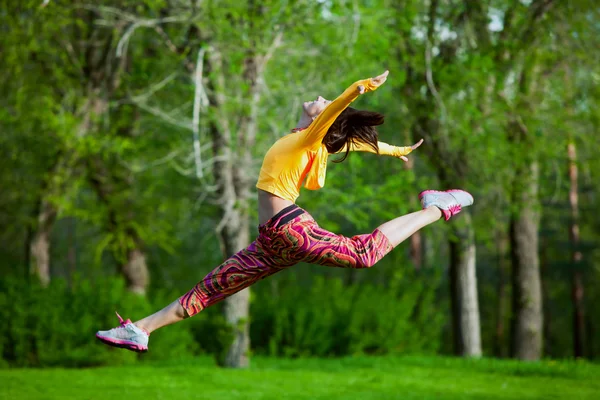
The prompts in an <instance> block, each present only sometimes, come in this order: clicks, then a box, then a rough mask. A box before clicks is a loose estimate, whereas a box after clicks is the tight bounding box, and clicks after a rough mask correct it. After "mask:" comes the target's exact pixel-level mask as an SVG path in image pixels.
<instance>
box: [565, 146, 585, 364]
mask: <svg viewBox="0 0 600 400" xmlns="http://www.w3.org/2000/svg"><path fill="white" fill-rule="evenodd" d="M567 153H568V156H569V183H570V185H569V204H570V206H571V224H570V229H569V239H570V241H571V261H572V262H573V267H572V268H573V276H572V279H571V297H572V301H573V355H574V356H575V358H580V357H583V356H584V347H585V309H584V286H583V276H582V272H581V261H582V259H583V254H582V253H581V251H580V250H579V193H578V185H577V152H576V149H575V143H572V142H571V143H569V145H568V148H567Z"/></svg>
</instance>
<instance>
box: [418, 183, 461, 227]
mask: <svg viewBox="0 0 600 400" xmlns="http://www.w3.org/2000/svg"><path fill="white" fill-rule="evenodd" d="M419 200H421V205H422V206H423V209H426V208H427V207H431V206H435V207H437V208H439V209H440V210H441V211H442V214H444V219H445V220H446V221H448V220H449V219H450V217H452V216H453V215H456V214H458V213H459V212H460V211H461V210H462V208H463V207H468V206H470V205H471V204H473V196H471V194H470V193H468V192H465V191H464V190H459V189H452V190H446V191H445V192H441V191H438V190H425V191H424V192H421V193H420V194H419Z"/></svg>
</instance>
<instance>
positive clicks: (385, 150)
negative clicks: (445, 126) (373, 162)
mask: <svg viewBox="0 0 600 400" xmlns="http://www.w3.org/2000/svg"><path fill="white" fill-rule="evenodd" d="M422 143H423V139H421V140H419V142H417V143H415V144H414V145H412V146H392V145H391V144H387V143H384V142H377V147H379V154H381V155H384V156H392V157H398V158H401V159H402V160H404V161H408V159H407V158H406V157H404V156H406V155H408V154H410V153H411V152H412V151H413V150H414V149H416V148H417V147H419V146H420V145H421V144H422ZM347 149H348V147H347V146H346V145H344V147H343V148H342V149H341V150H340V151H338V152H337V153H336V154H338V153H343V152H345V151H346V150H347ZM350 151H366V152H369V153H377V152H376V151H375V149H374V148H373V147H371V146H369V145H368V144H365V143H361V142H358V143H352V144H351V145H350Z"/></svg>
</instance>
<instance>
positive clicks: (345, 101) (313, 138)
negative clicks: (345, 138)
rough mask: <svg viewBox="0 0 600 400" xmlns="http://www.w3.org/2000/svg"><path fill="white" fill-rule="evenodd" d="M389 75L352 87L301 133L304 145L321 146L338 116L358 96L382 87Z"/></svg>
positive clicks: (367, 80)
mask: <svg viewBox="0 0 600 400" xmlns="http://www.w3.org/2000/svg"><path fill="white" fill-rule="evenodd" d="M388 74H389V72H388V71H385V72H384V73H383V74H381V75H379V76H377V77H375V78H370V79H363V80H361V81H358V82H354V83H353V84H352V85H350V87H349V88H348V89H346V90H345V91H344V93H342V94H341V95H340V96H339V97H338V98H337V99H335V100H334V101H333V102H331V104H329V105H328V106H327V107H326V108H325V109H324V110H323V112H322V113H321V114H319V115H318V116H317V118H315V120H314V121H313V122H312V123H311V124H310V125H309V127H308V128H307V129H306V130H305V131H303V132H301V134H302V142H303V143H304V145H305V146H308V147H311V148H317V147H319V146H321V142H322V141H323V138H324V137H325V134H327V131H328V130H329V127H330V126H331V125H332V124H333V123H334V121H335V119H336V118H337V117H338V115H340V114H341V113H342V111H344V110H345V109H346V108H347V107H348V106H349V105H350V103H352V102H353V101H354V100H356V98H357V97H358V95H360V94H363V93H366V92H371V91H373V90H375V89H377V88H378V87H379V86H381V85H382V84H383V83H384V82H385V80H386V79H387V76H388Z"/></svg>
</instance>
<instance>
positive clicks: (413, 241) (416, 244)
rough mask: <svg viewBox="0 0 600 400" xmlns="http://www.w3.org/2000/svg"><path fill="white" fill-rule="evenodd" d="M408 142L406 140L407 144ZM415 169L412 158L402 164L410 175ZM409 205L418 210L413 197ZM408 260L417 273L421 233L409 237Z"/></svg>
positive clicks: (421, 254) (420, 252) (420, 258)
mask: <svg viewBox="0 0 600 400" xmlns="http://www.w3.org/2000/svg"><path fill="white" fill-rule="evenodd" d="M405 137H406V138H407V139H410V135H409V134H406V135H405ZM409 141H410V140H407V143H408V142H409ZM414 167H415V159H414V157H410V158H409V159H408V162H407V163H405V164H404V168H405V169H406V170H408V171H411V173H414V172H413V170H414ZM409 204H410V206H411V209H413V210H418V209H419V201H418V200H417V198H416V197H414V196H410V200H409ZM409 248H410V250H409V251H410V259H411V260H412V263H413V266H414V267H415V269H416V270H417V271H418V270H420V269H421V267H423V235H422V233H421V231H417V232H415V233H413V234H412V236H411V237H410V247H409Z"/></svg>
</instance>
